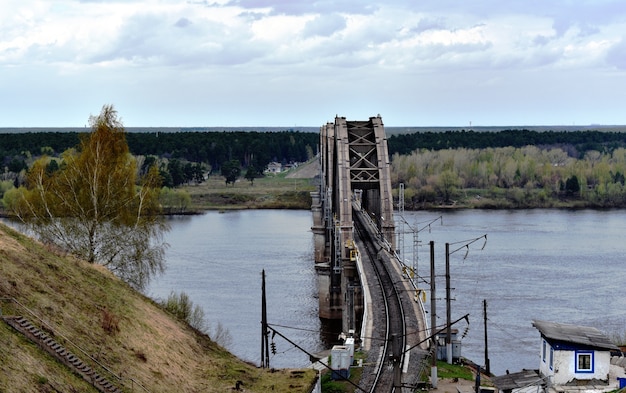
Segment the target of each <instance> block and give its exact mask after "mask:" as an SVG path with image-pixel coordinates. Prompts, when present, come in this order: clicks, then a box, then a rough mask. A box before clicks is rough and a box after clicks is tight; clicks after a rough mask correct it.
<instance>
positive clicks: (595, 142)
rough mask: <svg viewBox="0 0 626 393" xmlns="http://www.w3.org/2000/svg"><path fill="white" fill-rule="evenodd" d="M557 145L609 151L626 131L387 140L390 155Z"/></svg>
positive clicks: (571, 151) (625, 141) (577, 152)
mask: <svg viewBox="0 0 626 393" xmlns="http://www.w3.org/2000/svg"><path fill="white" fill-rule="evenodd" d="M529 145H530V146H537V147H540V148H552V147H555V148H556V147H558V148H561V149H562V150H564V151H566V152H567V153H568V155H570V156H571V157H576V158H583V157H584V155H585V153H587V152H588V151H590V150H595V151H600V152H611V151H613V150H615V149H617V148H620V147H626V133H624V132H603V131H541V132H540V131H531V130H526V129H522V130H510V129H509V130H502V131H498V132H477V131H471V130H469V131H465V130H462V131H445V132H432V131H430V132H419V133H411V134H398V135H392V136H391V137H389V138H388V140H387V147H388V149H389V154H390V155H392V156H393V155H394V154H396V153H398V154H401V155H402V154H411V153H412V152H413V151H415V150H417V149H426V150H443V149H487V148H497V147H519V148H521V147H524V146H529Z"/></svg>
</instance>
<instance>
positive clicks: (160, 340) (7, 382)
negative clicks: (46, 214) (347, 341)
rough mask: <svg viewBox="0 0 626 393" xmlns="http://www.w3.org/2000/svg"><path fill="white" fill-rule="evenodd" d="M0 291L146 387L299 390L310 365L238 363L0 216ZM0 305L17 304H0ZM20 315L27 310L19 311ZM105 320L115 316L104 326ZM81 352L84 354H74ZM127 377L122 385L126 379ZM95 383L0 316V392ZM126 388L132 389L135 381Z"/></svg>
mask: <svg viewBox="0 0 626 393" xmlns="http://www.w3.org/2000/svg"><path fill="white" fill-rule="evenodd" d="M0 297H13V298H16V299H17V300H18V301H20V302H21V303H23V304H24V305H26V306H27V307H28V308H30V309H31V310H33V311H34V312H35V313H36V314H38V315H40V316H41V317H42V318H43V319H44V320H46V321H49V323H50V324H51V325H52V326H53V327H54V329H55V331H56V332H57V337H56V339H57V341H59V342H61V343H63V344H64V345H65V346H66V347H68V348H69V349H70V350H71V351H73V352H75V353H78V350H76V349H75V348H73V347H72V346H71V345H70V344H69V343H67V342H66V341H65V340H64V339H63V338H62V337H60V336H59V334H61V335H63V336H64V337H66V338H68V339H69V340H70V341H71V342H73V343H76V344H78V346H80V347H81V348H83V349H84V350H85V351H86V353H88V354H90V355H92V356H93V357H94V358H95V359H97V360H98V361H99V362H101V363H103V364H105V365H107V366H108V367H109V368H110V369H111V370H113V371H114V372H115V373H116V374H118V375H121V376H122V377H124V378H133V379H135V380H136V381H139V382H140V383H141V384H142V385H144V386H145V387H146V388H147V390H148V391H149V392H154V393H156V392H200V391H202V392H224V391H230V390H231V388H232V387H234V386H235V384H236V383H237V381H241V382H242V383H243V387H244V388H245V389H246V391H248V392H266V391H272V389H273V391H275V392H307V391H309V387H310V385H311V384H312V382H313V380H314V378H315V373H314V372H313V371H312V370H307V371H306V372H305V373H304V375H301V374H299V373H296V374H294V373H292V372H291V371H290V370H281V371H279V372H276V373H271V372H269V371H266V370H261V369H258V368H257V367H255V366H254V365H251V364H248V363H245V362H242V361H241V360H239V359H237V358H236V357H234V356H233V355H232V354H230V353H229V352H227V351H226V350H224V349H223V348H221V347H219V346H218V345H217V344H215V343H214V342H212V341H211V340H210V339H209V337H207V336H206V335H203V334H200V333H198V332H197V331H195V330H194V329H192V328H190V327H189V326H188V325H186V324H185V323H183V322H181V321H178V320H175V319H173V318H172V317H171V316H170V315H169V314H168V313H166V312H164V311H163V310H162V309H161V308H160V307H159V306H158V305H157V304H156V303H155V302H153V301H151V300H150V299H148V298H146V297H145V296H143V295H141V294H140V293H137V292H135V291H133V290H132V289H131V288H130V287H129V286H128V285H126V284H125V283H123V282H121V281H120V280H118V279H117V278H116V277H114V276H113V275H112V274H111V273H110V272H108V271H107V270H106V269H104V268H102V267H100V266H94V265H91V264H88V263H86V262H84V261H80V260H76V259H73V258H71V257H67V256H64V255H61V254H60V253H53V252H50V249H48V248H46V247H44V246H42V245H40V244H38V243H36V242H34V241H33V240H31V239H30V238H28V237H26V236H23V235H20V234H18V233H17V232H15V231H13V230H11V229H9V228H7V227H6V226H4V225H0ZM0 307H2V310H3V312H4V313H5V314H7V313H16V314H17V313H20V314H22V313H23V311H21V310H15V307H14V306H12V305H11V304H9V303H6V302H3V303H0ZM29 319H31V320H32V319H33V318H32V317H29ZM105 319H109V321H108V322H109V323H111V322H113V321H114V322H115V325H116V327H117V328H116V329H113V331H110V332H107V331H106V329H105V328H104V327H106V326H107V324H106V323H105V322H107V321H105ZM78 354H79V355H80V357H81V358H83V360H87V359H86V355H84V354H80V353H78ZM129 386H130V385H129ZM55 390H56V391H66V392H90V391H95V390H94V389H93V388H91V387H90V386H89V385H88V384H86V383H84V381H82V379H80V378H79V377H77V376H75V375H74V374H72V373H71V372H70V371H69V370H68V369H67V368H66V367H65V366H63V365H61V364H60V363H58V362H57V361H55V360H54V359H53V358H52V357H50V356H49V355H47V354H46V353H45V352H43V351H42V350H40V349H39V348H37V347H36V346H35V345H33V344H32V343H30V342H29V341H28V340H26V339H25V338H23V337H22V336H21V335H19V334H17V333H15V332H14V331H13V330H12V329H11V328H9V327H8V326H7V325H5V324H3V323H0V391H43V392H46V391H55ZM135 391H138V390H137V388H135Z"/></svg>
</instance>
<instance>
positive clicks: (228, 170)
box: [222, 160, 241, 185]
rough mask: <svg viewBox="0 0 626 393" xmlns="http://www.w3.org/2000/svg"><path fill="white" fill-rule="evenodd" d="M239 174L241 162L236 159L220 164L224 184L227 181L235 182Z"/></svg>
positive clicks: (227, 182)
mask: <svg viewBox="0 0 626 393" xmlns="http://www.w3.org/2000/svg"><path fill="white" fill-rule="evenodd" d="M240 175H241V164H239V161H238V160H230V161H226V162H224V163H223V164H222V176H224V179H225V181H226V185H228V184H229V183H233V185H234V184H235V181H236V180H237V178H239V176H240Z"/></svg>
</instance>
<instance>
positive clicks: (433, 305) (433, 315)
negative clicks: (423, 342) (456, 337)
mask: <svg viewBox="0 0 626 393" xmlns="http://www.w3.org/2000/svg"><path fill="white" fill-rule="evenodd" d="M436 326H437V291H436V285H435V242H434V241H432V240H431V241H430V334H431V340H432V341H431V352H432V358H431V367H430V385H431V386H432V388H433V389H437V335H436V334H435V331H436Z"/></svg>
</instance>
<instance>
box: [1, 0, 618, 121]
mask: <svg viewBox="0 0 626 393" xmlns="http://www.w3.org/2000/svg"><path fill="white" fill-rule="evenodd" d="M621 7H622V4H621V3H620V2H619V1H597V0H594V1H582V0H581V1H576V2H572V1H567V0H560V1H551V2H545V1H540V0H532V1H523V2H522V1H513V2H498V1H495V0H481V1H476V2H472V3H471V4H470V3H466V2H458V1H456V0H454V1H453V0H438V1H435V0H424V1H420V2H414V1H411V0H393V1H387V2H385V3H381V2H375V1H371V0H349V1H331V0H323V1H303V0H298V1H292V0H281V1H276V0H261V1H259V0H254V1H252V0H233V1H228V0H222V1H208V0H205V1H195V2H194V1H183V0H135V1H118V2H112V1H106V2H105V1H76V0H57V1H54V2H50V1H37V0H4V1H3V2H2V3H0V86H2V89H3V92H5V94H4V97H5V98H4V99H3V102H0V104H1V105H0V108H4V109H0V126H2V125H3V124H2V123H3V122H4V123H5V124H4V125H5V126H9V125H12V124H15V123H16V122H18V121H21V120H18V119H16V118H15V116H16V114H18V113H22V112H23V111H24V109H23V108H16V106H17V105H28V102H27V101H25V99H22V98H20V100H17V101H15V102H14V101H11V100H10V99H8V98H6V97H10V96H12V95H13V96H19V97H25V96H27V95H28V96H33V95H43V96H51V97H54V103H55V105H57V106H60V108H59V109H58V110H59V111H63V110H66V111H67V112H68V113H73V112H74V111H75V110H84V105H85V104H84V102H89V103H93V105H102V104H103V103H109V102H111V103H114V104H115V103H116V102H118V101H121V102H123V103H124V105H125V106H126V108H127V110H128V111H129V112H130V113H131V115H130V116H126V117H127V118H131V119H133V121H136V122H137V124H135V125H142V124H141V123H142V121H148V119H150V116H151V113H149V112H148V109H146V108H147V104H146V103H148V102H149V103H153V104H152V107H158V105H159V100H161V101H162V102H163V101H164V102H167V103H169V104H168V107H167V109H168V111H169V116H171V120H169V122H171V123H172V124H178V125H180V124H182V123H185V122H188V121H191V120H190V119H192V118H194V119H197V120H194V121H193V123H194V125H199V122H204V123H206V124H207V125H210V124H214V123H213V120H212V116H211V113H210V111H209V112H204V113H194V112H191V110H190V109H189V108H209V107H210V106H211V105H213V106H219V107H220V108H221V109H220V111H221V112H220V113H223V112H228V111H230V112H231V113H233V114H234V113H238V112H241V113H243V114H242V115H241V116H227V117H226V118H227V119H230V121H233V122H236V121H235V120H238V121H240V122H242V123H243V122H246V123H247V124H251V125H254V122H255V116H261V115H260V114H259V108H264V112H263V114H262V116H263V117H266V116H269V115H268V113H269V112H273V113H275V114H274V118H275V120H274V124H277V123H281V122H282V121H283V117H282V109H283V108H289V109H290V111H289V116H290V117H293V119H290V120H288V124H291V123H300V124H304V123H308V125H316V124H317V123H318V122H316V121H315V118H317V117H318V116H322V117H324V119H326V117H325V116H328V114H326V113H323V111H324V110H326V107H327V106H329V105H330V103H332V104H333V107H336V108H335V109H333V110H332V111H331V112H333V113H332V114H333V115H334V114H335V113H336V112H341V110H342V107H343V106H345V107H349V108H370V107H372V108H375V107H376V106H377V105H378V106H383V107H389V108H390V109H391V110H392V113H394V115H396V116H399V117H400V118H402V119H417V117H416V116H415V115H414V114H413V113H410V112H411V111H412V109H410V108H413V106H412V105H411V103H412V102H420V103H421V101H420V100H418V99H416V98H415V97H416V95H417V93H418V92H419V94H420V95H426V96H428V97H430V102H436V103H439V104H440V105H442V107H445V110H432V109H431V111H430V112H431V113H441V114H440V115H438V116H439V117H438V118H437V119H438V120H433V122H435V123H440V124H446V123H448V124H450V123H454V122H458V121H459V120H458V119H461V118H464V117H465V115H464V114H461V113H462V112H463V111H464V109H463V108H464V105H467V103H466V102H464V101H463V100H468V99H471V100H473V102H482V105H478V106H479V107H484V108H487V107H489V106H492V105H493V106H494V107H496V106H502V105H503V104H502V100H498V99H495V98H494V97H496V96H497V95H498V89H502V91H505V90H506V91H507V92H508V91H509V90H510V89H512V88H516V89H519V91H518V94H517V96H518V97H527V99H531V97H532V99H533V100H534V99H536V97H537V92H538V91H541V90H544V89H552V91H554V92H555V94H557V93H558V92H559V91H563V90H564V89H563V84H562V83H561V84H559V85H556V81H555V78H554V75H555V73H556V72H558V73H559V75H560V76H561V77H560V78H559V80H564V79H565V80H566V79H567V78H568V75H570V76H571V78H572V80H574V79H576V80H578V79H580V78H581V77H583V76H584V78H585V83H589V84H593V82H594V81H597V85H598V86H602V85H605V81H606V79H605V78H606V76H607V75H608V74H611V75H612V77H613V78H614V80H615V82H614V85H616V83H618V82H619V81H623V79H624V75H623V74H622V73H621V72H623V71H624V70H625V69H626V60H625V57H624V56H623V55H622V53H625V52H626V50H625V46H626V45H625V44H624V40H623V31H625V29H626V17H625V16H624V13H623V12H621ZM7 70H11V71H10V72H8V71H7ZM520 75H533V77H532V78H529V79H526V82H527V83H526V84H511V83H510V81H511V80H514V79H515V78H519V77H520ZM24 80H29V81H39V84H35V83H26V84H25V83H23V82H22V83H20V82H19V81H24ZM467 81H471V83H469V84H468V83H467ZM577 83H578V82H577ZM111 84H115V85H111ZM481 87H483V88H484V89H483V91H485V93H484V94H483V92H482V91H481ZM468 89H469V90H468ZM65 90H71V91H72V94H73V95H75V96H72V97H69V96H68V97H65V96H63V97H59V95H58V92H59V91H65ZM329 91H333V92H332V94H331V93H329ZM373 91H384V92H385V94H386V95H385V96H384V97H383V96H380V95H378V94H374V93H370V94H368V92H373ZM593 91H597V89H593ZM346 92H350V94H349V93H346ZM487 92H488V94H487ZM354 94H357V95H358V98H355V97H354ZM507 94H508V93H507ZM615 94H616V93H614V92H605V93H604V94H600V93H598V98H597V99H594V100H590V108H589V112H593V111H595V112H597V113H603V115H604V116H606V114H607V109H606V108H612V107H614V104H612V102H614V101H615ZM81 95H84V96H85V97H88V99H83V100H82V101H81V99H80V96H81ZM329 95H333V96H334V97H335V98H334V99H332V100H331V99H329ZM543 96H545V95H543ZM216 97H219V99H217V98H216ZM294 97H297V100H298V101H299V102H300V103H301V105H298V102H294ZM459 97H464V98H463V100H461V99H460V98H459ZM470 97H471V98H470ZM340 98H341V99H340ZM546 99H547V98H543V100H546ZM560 99H562V100H569V99H571V97H567V96H564V97H562V98H560ZM368 100H369V101H368ZM609 100H610V102H609V103H607V102H608V101H609ZM39 101H45V100H39ZM99 101H101V102H99ZM76 102H81V105H77V107H78V108H80V109H74V106H75V105H76ZM225 103H228V104H229V106H225V105H226V104H225ZM422 104H423V103H422ZM427 105H428V106H429V107H430V106H431V104H427ZM543 105H544V106H545V105H547V104H546V103H545V102H544V104H543ZM602 105H604V106H603V107H602ZM268 106H271V108H268ZM318 106H319V108H320V109H319V111H320V112H322V113H320V114H319V115H318V113H317V112H318V111H317V110H316V108H318ZM300 107H302V108H306V109H301V108H300ZM394 108H404V111H405V112H402V111H398V110H396V109H394ZM17 109H20V110H17ZM119 109H120V112H121V113H122V115H124V113H123V109H122V108H119ZM270 109H271V110H270ZM33 110H35V111H40V110H41V111H44V112H45V108H41V109H38V108H33ZM373 110H374V111H375V112H376V113H378V112H379V111H378V110H376V109H373ZM562 110H563V111H566V107H564V109H562ZM97 111H98V108H97V107H96V108H93V109H92V110H91V112H97ZM484 111H485V114H484V116H485V118H487V117H489V116H490V115H491V114H492V113H493V111H490V110H487V109H484ZM508 111H509V112H506V111H501V113H510V114H511V116H512V117H511V118H512V119H513V115H514V112H513V111H512V110H510V109H508ZM135 112H136V113H135ZM380 112H382V110H381V111H380ZM443 113H445V114H446V115H445V116H444V115H443ZM456 113H458V114H456ZM14 114H15V115H14ZM87 115H88V114H85V118H86V117H87ZM346 115H349V114H346ZM163 116H165V115H163ZM501 116H505V115H504V114H502V115H501ZM529 116H531V117H532V116H533V115H532V114H529ZM562 116H563V118H565V117H571V115H569V114H567V113H565V114H563V115H562ZM576 116H578V117H580V118H581V120H579V122H584V120H583V118H584V117H585V113H584V111H582V112H580V113H577V114H576ZM621 116H622V115H621V114H619V113H615V114H614V115H613V116H612V117H611V118H609V117H608V116H607V120H606V121H607V122H615V121H616V119H621V118H622V117H621ZM75 117H76V116H74V115H68V119H74V118H75ZM590 117H591V116H590ZM550 118H552V117H550ZM40 119H41V120H39V119H38V120H37V121H38V122H41V123H45V121H46V120H45V118H40ZM141 119H144V120H141ZM202 119H204V120H202ZM536 119H537V120H536V121H535V122H537V123H541V122H544V121H547V119H548V117H547V116H546V114H545V111H541V113H540V112H539V111H538V112H537V115H536ZM542 119H546V120H542ZM567 120H568V121H569V120H570V119H567ZM72 121H73V120H72ZM161 121H163V122H168V120H167V119H162V120H161ZM268 121H269V120H268ZM407 121H409V120H396V121H394V120H393V119H390V120H386V123H387V124H390V123H391V124H393V123H396V124H398V123H403V124H407V123H406V122H407ZM412 121H415V120H412ZM463 121H465V120H463ZM593 121H594V122H602V119H597V118H594V119H593ZM623 122H624V123H626V118H625V119H624V120H623ZM67 125H69V124H67ZM152 125H159V124H152Z"/></svg>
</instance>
